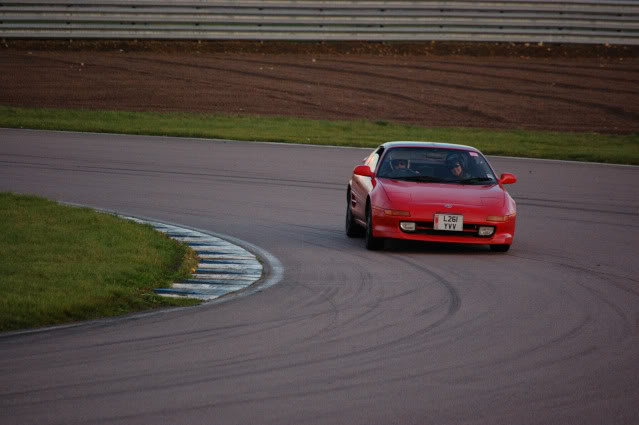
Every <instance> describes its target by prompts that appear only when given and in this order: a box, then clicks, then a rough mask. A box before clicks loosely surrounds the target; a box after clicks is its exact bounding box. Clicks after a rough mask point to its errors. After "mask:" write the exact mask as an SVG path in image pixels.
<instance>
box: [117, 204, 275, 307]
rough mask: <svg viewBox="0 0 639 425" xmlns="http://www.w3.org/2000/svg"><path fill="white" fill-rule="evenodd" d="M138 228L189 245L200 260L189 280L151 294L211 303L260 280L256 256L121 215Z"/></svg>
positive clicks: (207, 237)
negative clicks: (140, 225)
mask: <svg viewBox="0 0 639 425" xmlns="http://www.w3.org/2000/svg"><path fill="white" fill-rule="evenodd" d="M118 216H119V217H121V218H124V219H128V220H133V221H135V222H137V223H140V224H149V225H150V226H151V227H153V228H154V229H155V230H157V231H159V232H162V233H164V234H165V235H167V236H168V237H170V238H172V239H175V240H177V241H180V242H183V243H185V244H187V245H189V246H190V247H191V248H192V249H193V250H194V251H195V252H196V253H197V254H198V257H199V258H200V263H199V264H198V266H197V268H196V270H195V273H193V276H192V278H191V279H185V280H183V281H181V282H175V283H173V285H172V287H171V288H157V289H154V290H153V291H154V292H155V293H156V294H158V295H162V296H168V297H188V298H198V299H201V300H207V301H209V300H213V299H216V298H220V297H222V296H224V295H227V294H230V293H232V292H237V291H241V290H243V289H246V288H248V287H249V286H251V285H252V284H253V283H255V282H257V281H258V280H260V279H261V278H262V275H263V273H264V270H263V267H262V264H261V263H260V262H259V261H258V260H257V258H256V257H255V255H253V254H251V253H250V252H248V251H247V250H245V249H244V248H242V247H240V246H238V245H235V244H232V243H231V242H228V241H226V240H224V239H221V238H218V237H215V236H211V235H207V234H204V233H201V232H198V231H195V230H190V229H185V228H181V227H178V226H173V225H168V224H164V223H158V222H153V221H150V220H143V219H140V218H136V217H130V216H126V215H120V214H118Z"/></svg>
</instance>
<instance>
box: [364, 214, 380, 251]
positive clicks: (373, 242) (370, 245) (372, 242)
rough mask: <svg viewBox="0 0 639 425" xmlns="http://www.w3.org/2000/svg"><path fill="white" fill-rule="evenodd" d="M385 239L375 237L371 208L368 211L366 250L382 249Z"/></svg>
mask: <svg viewBox="0 0 639 425" xmlns="http://www.w3.org/2000/svg"><path fill="white" fill-rule="evenodd" d="M383 246H384V239H382V238H376V237H375V236H373V212H372V211H371V209H370V208H367V210H366V248H367V249H369V250H371V251H376V250H378V249H382V247H383Z"/></svg>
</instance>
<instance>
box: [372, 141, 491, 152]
mask: <svg viewBox="0 0 639 425" xmlns="http://www.w3.org/2000/svg"><path fill="white" fill-rule="evenodd" d="M382 146H384V149H388V148H396V147H406V148H408V147H420V148H443V149H463V150H467V151H474V152H479V149H477V148H474V147H472V146H467V145H456V144H454V143H440V142H425V141H422V142H420V141H394V142H386V143H384V144H382Z"/></svg>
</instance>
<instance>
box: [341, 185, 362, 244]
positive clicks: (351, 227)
mask: <svg viewBox="0 0 639 425" xmlns="http://www.w3.org/2000/svg"><path fill="white" fill-rule="evenodd" d="M347 198H348V199H347V200H346V225H345V226H344V230H345V231H346V236H348V237H349V238H357V237H361V236H363V235H364V229H363V228H362V227H361V226H360V225H359V224H357V223H356V222H355V218H354V217H353V211H352V210H351V200H350V193H349V194H348V197H347Z"/></svg>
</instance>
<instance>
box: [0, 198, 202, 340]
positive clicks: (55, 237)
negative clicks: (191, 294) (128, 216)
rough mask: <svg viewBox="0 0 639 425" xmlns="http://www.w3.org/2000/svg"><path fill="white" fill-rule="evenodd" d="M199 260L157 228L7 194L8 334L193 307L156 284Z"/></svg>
mask: <svg viewBox="0 0 639 425" xmlns="http://www.w3.org/2000/svg"><path fill="white" fill-rule="evenodd" d="M196 265H197V257H196V255H195V253H194V252H193V251H192V250H191V249H190V248H188V247H187V246H186V245H184V244H180V243H178V242H176V241H175V240H173V239H170V238H168V237H167V236H165V235H164V234H162V233H160V232H157V231H155V230H154V229H153V228H151V226H148V225H141V224H137V223H134V222H132V221H130V220H124V219H120V218H118V217H115V216H113V215H110V214H104V213H98V212H95V211H93V210H90V209H87V208H75V207H71V206H65V205H60V204H57V203H55V202H53V201H49V200H46V199H42V198H38V197H34V196H23V195H15V194H11V193H0V294H1V296H0V331H9V330H15V329H24V328H33V327H41V326H47V325H55V324H62V323H68V322H72V321H78V320H87V319H96V318H101V317H108V316H115V315H120V314H124V313H129V312H132V311H141V310H147V309H150V308H154V307H166V306H175V305H193V304H195V303H197V301H195V300H181V299H176V298H164V297H159V296H157V295H155V294H154V293H153V292H152V289H153V288H160V287H169V286H170V284H171V283H172V282H174V281H176V280H179V279H183V278H185V277H187V276H190V272H191V268H192V267H195V266H196Z"/></svg>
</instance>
